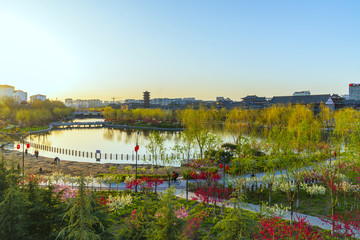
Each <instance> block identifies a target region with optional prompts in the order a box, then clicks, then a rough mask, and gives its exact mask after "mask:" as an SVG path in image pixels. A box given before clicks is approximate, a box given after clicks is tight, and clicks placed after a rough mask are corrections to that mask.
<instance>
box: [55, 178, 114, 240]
mask: <svg viewBox="0 0 360 240" xmlns="http://www.w3.org/2000/svg"><path fill="white" fill-rule="evenodd" d="M63 219H64V220H65V221H66V222H67V226H66V227H65V228H63V229H62V230H61V231H60V233H59V235H58V236H57V239H77V240H92V239H109V238H110V236H109V235H106V231H105V228H104V224H103V222H105V221H104V217H103V215H102V214H101V213H99V212H98V211H97V209H96V203H95V200H94V199H93V197H92V196H90V195H88V194H87V193H86V189H85V181H84V177H80V178H79V187H78V195H77V196H76V198H74V199H73V201H70V202H69V209H68V211H67V212H66V213H65V214H64V217H63Z"/></svg>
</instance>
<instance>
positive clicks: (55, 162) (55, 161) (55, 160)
mask: <svg viewBox="0 0 360 240" xmlns="http://www.w3.org/2000/svg"><path fill="white" fill-rule="evenodd" d="M57 159H58V157H55V158H54V164H55V165H56V164H57V162H58V160H57Z"/></svg>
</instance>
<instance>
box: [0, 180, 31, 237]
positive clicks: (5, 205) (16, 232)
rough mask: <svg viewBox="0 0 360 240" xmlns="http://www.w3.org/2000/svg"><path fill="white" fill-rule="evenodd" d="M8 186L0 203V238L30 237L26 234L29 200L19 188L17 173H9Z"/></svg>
mask: <svg viewBox="0 0 360 240" xmlns="http://www.w3.org/2000/svg"><path fill="white" fill-rule="evenodd" d="M8 177H9V178H8V181H9V185H10V186H9V188H8V190H7V194H6V196H5V199H4V200H3V201H2V202H1V203H0V239H9V240H13V239H14V240H17V239H30V238H29V236H28V235H27V234H28V232H27V221H26V214H27V213H26V209H27V206H28V205H29V202H28V201H27V199H26V195H25V194H24V193H23V192H22V191H21V190H20V189H19V186H18V182H17V178H18V176H17V175H13V174H11V175H9V176H8Z"/></svg>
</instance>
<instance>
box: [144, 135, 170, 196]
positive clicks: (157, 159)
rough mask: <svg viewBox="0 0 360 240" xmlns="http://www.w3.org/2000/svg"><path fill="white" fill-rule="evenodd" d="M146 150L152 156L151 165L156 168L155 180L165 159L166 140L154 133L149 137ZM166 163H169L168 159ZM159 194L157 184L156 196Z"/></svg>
mask: <svg viewBox="0 0 360 240" xmlns="http://www.w3.org/2000/svg"><path fill="white" fill-rule="evenodd" d="M146 150H147V151H148V152H149V153H150V154H151V160H150V162H151V164H152V165H153V166H154V167H155V178H157V169H158V167H159V163H161V162H162V161H163V159H165V151H166V148H165V138H164V137H163V136H161V135H160V133H159V132H157V131H152V132H151V133H150V134H149V136H148V142H147V144H146ZM164 161H167V160H166V159H165V160H164ZM156 193H157V182H156V183H155V194H156Z"/></svg>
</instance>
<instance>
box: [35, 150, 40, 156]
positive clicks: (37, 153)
mask: <svg viewBox="0 0 360 240" xmlns="http://www.w3.org/2000/svg"><path fill="white" fill-rule="evenodd" d="M35 157H36V158H39V151H38V150H36V151H35Z"/></svg>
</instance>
